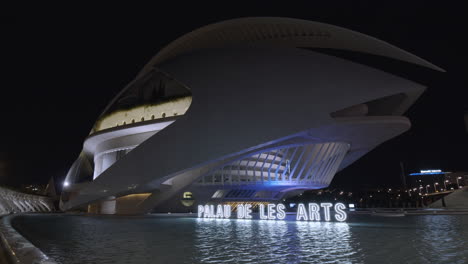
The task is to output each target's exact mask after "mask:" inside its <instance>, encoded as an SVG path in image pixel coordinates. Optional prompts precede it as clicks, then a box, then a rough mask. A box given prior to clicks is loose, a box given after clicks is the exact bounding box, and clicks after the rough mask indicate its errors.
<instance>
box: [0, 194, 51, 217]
mask: <svg viewBox="0 0 468 264" xmlns="http://www.w3.org/2000/svg"><path fill="white" fill-rule="evenodd" d="M52 211H54V205H53V202H52V200H51V199H50V198H49V197H45V196H39V195H32V194H26V193H20V192H16V191H12V190H9V189H6V188H2V187H0V215H3V214H10V213H26V212H52Z"/></svg>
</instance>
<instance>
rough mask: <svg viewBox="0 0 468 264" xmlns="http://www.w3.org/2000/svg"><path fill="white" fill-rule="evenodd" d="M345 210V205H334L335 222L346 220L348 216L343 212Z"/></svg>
mask: <svg viewBox="0 0 468 264" xmlns="http://www.w3.org/2000/svg"><path fill="white" fill-rule="evenodd" d="M344 209H346V205H344V204H342V203H336V204H335V213H336V214H335V219H336V221H340V222H344V221H346V218H348V215H347V214H346V212H345V211H344Z"/></svg>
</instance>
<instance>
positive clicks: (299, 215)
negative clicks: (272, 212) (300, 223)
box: [296, 203, 307, 221]
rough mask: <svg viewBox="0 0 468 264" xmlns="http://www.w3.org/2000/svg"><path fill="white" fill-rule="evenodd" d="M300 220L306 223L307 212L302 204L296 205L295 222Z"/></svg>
mask: <svg viewBox="0 0 468 264" xmlns="http://www.w3.org/2000/svg"><path fill="white" fill-rule="evenodd" d="M301 218H304V220H305V221H307V211H306V208H305V205H304V204H303V203H300V204H298V205H297V214H296V220H302V219H301Z"/></svg>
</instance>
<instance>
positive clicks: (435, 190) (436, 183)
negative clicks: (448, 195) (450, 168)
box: [434, 182, 439, 192]
mask: <svg viewBox="0 0 468 264" xmlns="http://www.w3.org/2000/svg"><path fill="white" fill-rule="evenodd" d="M436 185H439V183H438V182H435V183H434V192H438V191H437V187H436Z"/></svg>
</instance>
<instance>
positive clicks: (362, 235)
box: [13, 215, 468, 263]
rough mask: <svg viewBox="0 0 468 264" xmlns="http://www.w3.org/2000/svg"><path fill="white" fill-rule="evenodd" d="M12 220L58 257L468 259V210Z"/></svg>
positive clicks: (253, 260)
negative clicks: (288, 217)
mask: <svg viewBox="0 0 468 264" xmlns="http://www.w3.org/2000/svg"><path fill="white" fill-rule="evenodd" d="M13 226H14V227H15V228H16V229H17V230H19V231H20V232H21V233H22V234H23V235H24V236H25V237H26V238H27V239H29V240H30V241H31V242H32V243H33V244H35V245H36V246H37V247H39V248H40V249H41V250H42V251H43V252H44V253H45V254H47V255H48V256H50V257H51V258H53V259H54V260H56V261H57V262H59V263H442V262H444V263H468V230H467V229H468V215H426V216H407V217H395V218H391V217H378V216H359V217H357V216H354V217H353V218H351V222H348V223H325V222H321V223H318V222H296V221H259V220H234V219H231V220H217V219H197V218H176V217H160V216H159V217H158V216H144V217H112V216H70V215H26V216H20V217H17V218H15V219H14V221H13Z"/></svg>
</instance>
